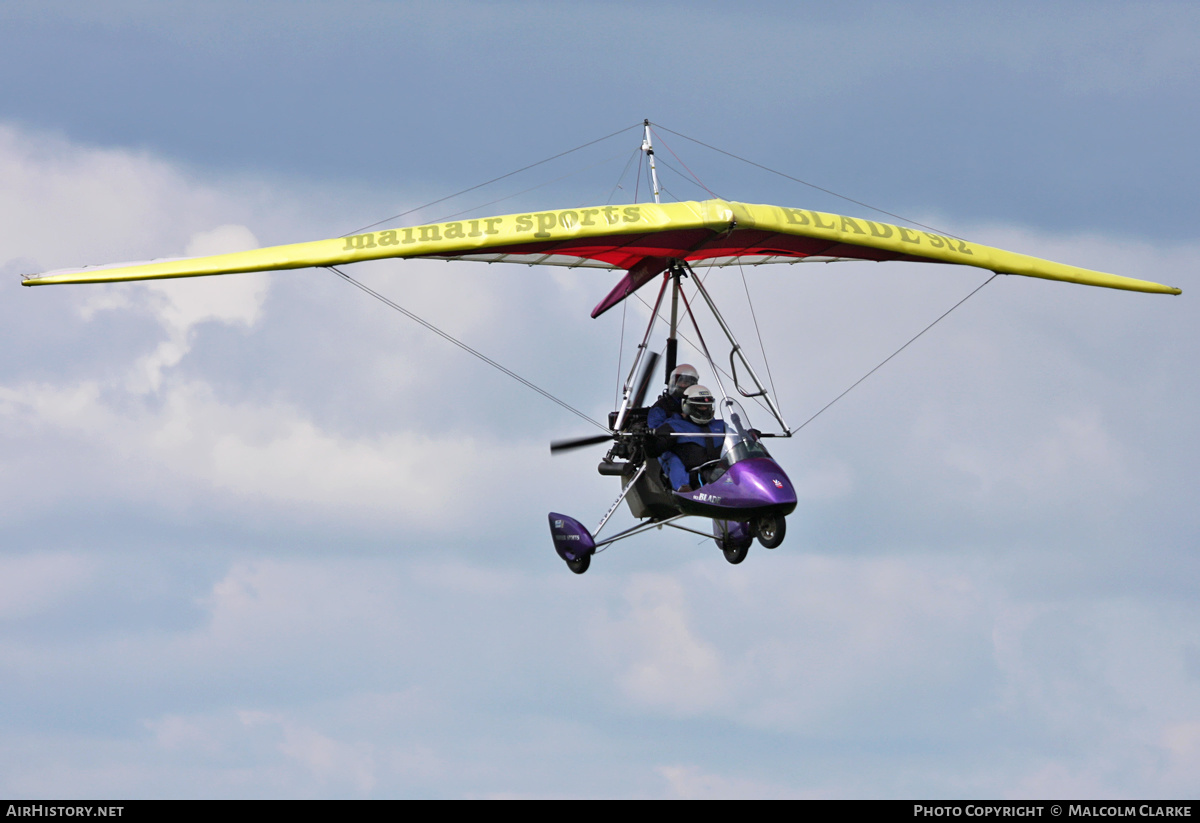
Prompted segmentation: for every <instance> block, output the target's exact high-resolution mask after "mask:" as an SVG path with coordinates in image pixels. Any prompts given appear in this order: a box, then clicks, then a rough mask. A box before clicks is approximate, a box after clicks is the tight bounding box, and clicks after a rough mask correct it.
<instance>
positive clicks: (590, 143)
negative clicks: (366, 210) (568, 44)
mask: <svg viewBox="0 0 1200 823" xmlns="http://www.w3.org/2000/svg"><path fill="white" fill-rule="evenodd" d="M642 127H643V124H642V123H635V124H634V125H632V126H626V127H625V128H623V129H617V130H616V131H614V132H613V133H612V134H606V135H604V136H603V137H597V138H596V139H595V140H590V141H588V142H587V143H584V144H582V145H580V146H576V147H575V148H573V149H567V150H566V151H562V152H559V153H558V154H556V155H553V156H552V157H547V158H546V159H545V160H539V161H537V162H536V163H530V164H529V165H528V166H523V167H521V168H519V169H517V170H516V171H510V172H509V173H508V174H502V175H500V176H499V177H493V178H492V179H491V180H488V181H487V182H486V183H480V184H478V185H475V186H471V187H470V188H469V189H463V190H462V191H459V192H455V193H454V194H448V195H446V196H445V197H439V198H438V199H437V200H433V201H431V202H429V203H426V204H425V205H423V206H416V207H414V208H411V209H409V210H408V211H402V212H400V213H399V214H394V215H392V216H391V217H385V218H384V219H383V220H379V221H376V222H374V223H371V224H370V225H369V226H363V227H362V228H359V229H355V230H354V231H348V232H346V233H345V234H343V235H340V236H341V237H349V236H350V235H352V234H361V233H362V232H364V231H366V230H367V229H373V228H375V227H376V226H381V225H383V224H384V223H390V222H391V221H393V220H399V219H400V218H401V217H404V216H406V215H409V214H412V213H413V212H414V211H420V210H421V209H427V208H429V207H430V206H436V205H437V204H438V203H444V202H445V201H447V200H450V199H451V198H454V197H458V196H459V195H460V194H466V193H467V192H472V191H475V190H476V189H482V188H483V187H484V186H490V185H491V184H492V183H498V182H500V181H501V180H504V179H506V178H509V177H512V176H513V175H514V174H520V173H521V172H523V171H529V170H530V169H532V168H536V167H538V166H541V165H543V164H545V163H549V162H550V161H551V160H557V159H558V158H560V157H566V156H567V155H568V154H572V153H574V152H577V151H579V150H580V149H586V148H587V147H588V146H594V145H596V144H597V143H602V142H604V141H605V140H608V139H610V138H612V137H616V136H617V135H618V134H623V133H624V132H627V131H629V130H630V129H640V128H642ZM681 136H682V135H681Z"/></svg>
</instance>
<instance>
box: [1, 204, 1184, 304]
mask: <svg viewBox="0 0 1200 823" xmlns="http://www.w3.org/2000/svg"><path fill="white" fill-rule="evenodd" d="M390 257H402V258H408V257H425V258H441V259H445V260H478V261H484V262H489V263H500V262H511V263H525V264H529V265H565V266H571V267H588V268H608V269H623V270H625V271H626V272H628V274H627V275H626V277H625V279H624V280H622V281H621V283H620V284H619V285H618V286H617V288H616V289H614V290H613V292H612V293H610V295H609V296H608V297H606V298H605V300H604V301H603V302H602V303H601V304H600V305H599V306H597V307H596V310H595V311H594V312H593V316H595V315H597V314H599V313H600V312H602V311H605V310H607V309H608V308H611V306H613V305H616V304H617V303H618V302H620V300H622V299H624V298H625V297H626V296H627V295H628V294H631V293H632V292H633V291H634V290H635V289H636V288H637V287H638V286H640V285H642V284H644V283H645V282H647V281H648V280H650V279H651V278H653V277H654V276H655V275H656V274H658V273H659V272H662V271H664V270H665V269H666V268H667V266H668V265H670V261H671V260H688V261H704V262H706V263H709V264H714V265H731V264H733V263H738V262H742V263H751V264H759V263H769V262H788V263H792V262H797V261H800V260H815V261H829V260H904V261H911V262H926V263H957V264H961V265H967V266H975V267H977V268H981V269H987V270H990V271H995V272H1001V273H1005V274H1019V275H1024V276H1026V277H1040V278H1044V279H1047V280H1061V281H1065V282H1068V283H1079V284H1082V285H1088V286H1102V287H1105V288H1111V289H1125V290H1128V291H1140V292H1152V293H1158V294H1180V290H1179V289H1176V288H1171V287H1169V286H1163V285H1160V284H1158V283H1152V282H1149V281H1146V280H1135V279H1133V278H1129V277H1120V276H1118V275H1115V274H1105V273H1103V272H1097V271H1090V270H1088V269H1081V268H1077V267H1075V266H1068V265H1065V264H1062V263H1054V262H1051V261H1049V260H1042V259H1040V258H1037V257H1030V256H1028V255H1024V254H1017V253H1015V252H1008V251H1003V250H1001V249H995V248H991V247H989V246H982V245H979V244H977V243H968V242H966V241H963V240H958V239H956V238H952V237H947V236H945V235H940V234H936V233H934V232H928V231H921V230H918V229H910V228H905V227H903V226H894V225H891V224H889V223H876V222H874V221H871V220H864V219H862V218H857V217H844V216H842V215H838V214H827V213H824V212H817V211H810V210H807V209H791V208H784V207H780V206H758V205H749V204H745V203H733V202H728V201H724V200H706V201H703V202H686V203H664V204H661V205H659V204H654V203H642V204H637V205H629V206H600V207H596V208H583V209H563V210H559V211H543V212H530V213H526V214H509V215H502V216H499V217H486V218H479V219H475V220H458V221H453V222H448V223H434V224H429V225H424V226H411V227H407V228H400V229H387V230H384V231H376V232H368V233H365V234H356V235H351V236H349V237H339V238H336V239H332V240H318V241H314V242H310V243H295V244H292V245H287V246H271V247H269V248H262V249H255V250H253V251H245V252H237V253H234V254H220V255H215V256H211V257H190V258H182V259H174V260H155V261H150V262H146V263H129V264H120V265H115V266H97V267H88V268H82V269H63V270H59V271H52V272H46V273H44V274H40V275H33V276H29V277H27V278H25V279H24V280H23V281H22V282H23V283H24V284H25V285H27V286H39V285H51V284H60V283H110V282H117V281H124V280H158V279H164V278H171V277H199V276H204V275H216V274H236V273H240V272H251V271H275V270H284V269H300V268H309V267H314V266H333V265H342V264H346V263H357V262H360V261H364V260H379V259H383V258H390Z"/></svg>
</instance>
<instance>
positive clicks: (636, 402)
mask: <svg viewBox="0 0 1200 823" xmlns="http://www.w3.org/2000/svg"><path fill="white" fill-rule="evenodd" d="M657 364H658V352H656V351H652V352H650V353H649V354H648V355H647V356H646V365H645V366H642V379H641V380H639V381H638V385H637V391H636V392H634V394H633V403H632V404H630V408H633V409H640V408H641V407H642V401H643V400H645V399H646V389H648V388H650V381H651V380H652V379H653V378H654V367H655V366H656V365H657Z"/></svg>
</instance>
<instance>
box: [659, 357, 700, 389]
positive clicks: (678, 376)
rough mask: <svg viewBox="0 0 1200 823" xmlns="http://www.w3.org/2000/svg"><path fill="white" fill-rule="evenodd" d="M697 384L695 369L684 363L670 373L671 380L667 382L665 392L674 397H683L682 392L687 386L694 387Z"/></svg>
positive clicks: (698, 378) (698, 380) (698, 376)
mask: <svg viewBox="0 0 1200 823" xmlns="http://www.w3.org/2000/svg"><path fill="white" fill-rule="evenodd" d="M699 382H700V375H699V374H698V373H697V372H696V370H695V369H693V368H692V367H691V366H689V365H688V364H687V363H684V364H683V365H682V366H676V367H675V368H674V369H673V370H672V371H671V379H670V380H669V381H667V392H668V393H670V394H671V395H672V396H674V397H683V392H684V391H685V390H686V389H687V387H688V386H694V385H696V384H697V383H699Z"/></svg>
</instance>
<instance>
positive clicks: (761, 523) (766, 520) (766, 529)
mask: <svg viewBox="0 0 1200 823" xmlns="http://www.w3.org/2000/svg"><path fill="white" fill-rule="evenodd" d="M754 534H755V536H756V537H758V542H759V543H761V544H762V546H763V548H764V549H773V548H775V547H776V546H778V545H779V544H780V543H782V542H783V537H784V535H786V534H787V521H786V520H784V519H783V517H782V516H781V515H769V516H767V517H760V518H759V519H758V520H757V521H755V523H754Z"/></svg>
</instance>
